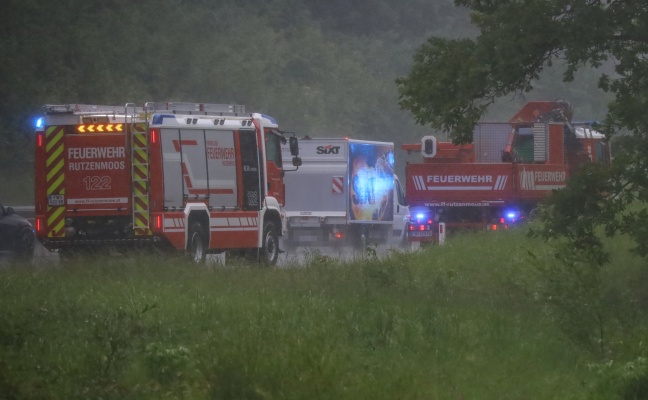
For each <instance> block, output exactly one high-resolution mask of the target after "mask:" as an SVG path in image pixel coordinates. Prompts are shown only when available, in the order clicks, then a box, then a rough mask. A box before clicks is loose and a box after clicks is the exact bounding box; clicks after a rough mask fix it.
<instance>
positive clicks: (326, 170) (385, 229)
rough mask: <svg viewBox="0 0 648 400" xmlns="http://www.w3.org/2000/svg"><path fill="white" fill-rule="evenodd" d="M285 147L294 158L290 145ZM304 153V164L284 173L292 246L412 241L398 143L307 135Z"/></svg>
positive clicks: (301, 153)
mask: <svg viewBox="0 0 648 400" xmlns="http://www.w3.org/2000/svg"><path fill="white" fill-rule="evenodd" d="M282 150H283V160H284V164H285V163H288V162H290V159H291V157H292V155H291V152H290V148H289V147H288V146H287V145H284V146H283V147H282ZM299 156H300V159H301V162H302V164H301V166H300V167H299V168H298V169H297V171H293V172H290V173H287V174H286V175H285V178H284V179H285V188H286V218H287V223H288V233H287V235H286V236H285V238H284V239H285V242H286V243H287V244H288V245H289V247H304V246H305V247H309V246H335V245H353V246H356V247H358V248H364V246H366V245H367V244H389V245H398V246H400V245H405V244H407V240H406V236H405V234H406V230H407V223H408V221H409V208H408V206H407V203H406V201H405V196H404V193H403V190H402V188H401V185H400V182H399V180H398V177H397V176H396V175H395V174H394V144H393V143H388V142H375V141H368V140H354V139H348V138H309V137H306V138H302V139H300V140H299Z"/></svg>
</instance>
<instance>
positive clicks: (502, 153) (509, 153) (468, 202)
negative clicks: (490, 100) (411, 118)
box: [402, 101, 611, 243]
mask: <svg viewBox="0 0 648 400" xmlns="http://www.w3.org/2000/svg"><path fill="white" fill-rule="evenodd" d="M402 148H403V149H404V150H406V151H407V153H408V154H410V155H416V154H420V158H419V161H413V162H408V163H407V165H406V193H407V199H408V201H409V203H410V206H411V210H412V223H411V224H410V234H409V237H410V240H411V241H420V242H423V243H429V242H435V241H436V240H437V235H438V232H439V226H438V224H439V222H444V223H445V225H446V228H447V231H448V233H452V232H453V231H457V230H458V229H460V228H468V229H484V228H486V229H490V230H496V229H502V228H508V227H510V226H512V225H515V224H518V223H520V222H522V221H525V220H526V219H528V218H529V217H530V215H531V214H532V212H533V211H534V210H535V209H536V207H537V206H538V204H539V203H540V202H541V201H542V200H543V199H545V198H546V197H547V196H549V195H550V194H551V193H552V191H554V190H558V189H562V188H564V187H565V185H566V183H567V179H568V178H569V177H570V176H571V175H573V174H575V173H577V172H578V171H579V170H580V169H581V168H582V167H583V165H585V164H586V163H588V162H597V163H604V164H608V163H609V162H610V160H611V153H610V146H609V143H608V142H607V141H606V140H605V136H604V135H603V134H601V133H599V132H597V131H595V130H594V129H592V126H591V124H589V123H576V122H574V123H572V122H571V105H569V103H567V102H564V101H556V102H550V101H537V102H529V103H527V104H526V105H525V106H524V107H523V108H522V109H521V110H520V111H519V112H518V113H516V114H515V115H514V116H513V117H512V118H511V119H510V120H509V121H508V122H480V123H478V124H477V125H476V126H475V129H474V132H473V142H472V143H470V144H466V145H454V144H452V143H451V142H440V141H438V140H437V138H436V137H435V136H433V135H430V136H425V137H423V138H422V140H421V142H420V143H415V144H403V145H402Z"/></svg>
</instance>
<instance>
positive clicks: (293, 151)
mask: <svg viewBox="0 0 648 400" xmlns="http://www.w3.org/2000/svg"><path fill="white" fill-rule="evenodd" d="M288 141H289V142H290V155H292V156H295V157H297V156H298V155H299V142H298V141H297V138H296V137H295V136H291V137H289V138H288Z"/></svg>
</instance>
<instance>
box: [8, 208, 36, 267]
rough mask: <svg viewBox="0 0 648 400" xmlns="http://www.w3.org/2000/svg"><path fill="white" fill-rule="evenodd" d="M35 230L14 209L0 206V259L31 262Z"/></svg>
mask: <svg viewBox="0 0 648 400" xmlns="http://www.w3.org/2000/svg"><path fill="white" fill-rule="evenodd" d="M34 243H35V237H34V228H33V227H32V225H31V224H30V223H29V221H27V219H25V218H24V217H22V216H20V215H18V214H16V212H15V211H14V209H13V208H12V207H5V206H3V205H2V204H0V258H5V257H17V258H18V259H22V260H30V259H31V258H32V257H33V255H34Z"/></svg>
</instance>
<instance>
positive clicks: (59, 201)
mask: <svg viewBox="0 0 648 400" xmlns="http://www.w3.org/2000/svg"><path fill="white" fill-rule="evenodd" d="M47 204H49V205H50V206H52V207H54V206H64V205H65V198H64V196H63V195H62V194H50V195H49V196H47Z"/></svg>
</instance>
